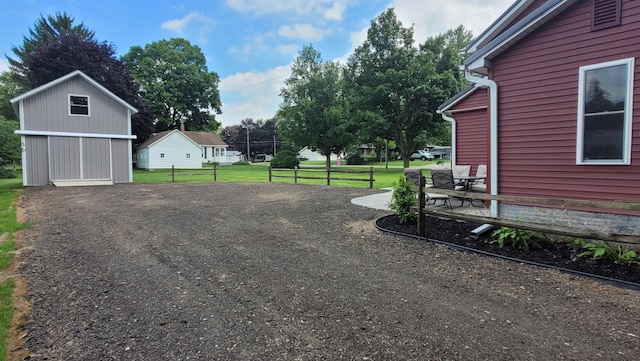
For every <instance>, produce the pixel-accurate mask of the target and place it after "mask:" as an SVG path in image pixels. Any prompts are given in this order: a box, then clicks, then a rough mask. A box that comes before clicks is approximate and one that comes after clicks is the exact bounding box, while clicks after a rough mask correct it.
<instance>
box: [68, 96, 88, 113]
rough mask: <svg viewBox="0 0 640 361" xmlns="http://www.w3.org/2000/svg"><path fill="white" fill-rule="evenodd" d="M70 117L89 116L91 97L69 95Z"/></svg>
mask: <svg viewBox="0 0 640 361" xmlns="http://www.w3.org/2000/svg"><path fill="white" fill-rule="evenodd" d="M69 115H87V116H88V115H89V97H88V96H86V95H69Z"/></svg>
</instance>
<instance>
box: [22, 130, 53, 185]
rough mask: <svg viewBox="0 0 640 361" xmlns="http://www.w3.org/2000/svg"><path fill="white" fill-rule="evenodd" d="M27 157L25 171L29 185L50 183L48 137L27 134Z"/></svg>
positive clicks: (24, 162)
mask: <svg viewBox="0 0 640 361" xmlns="http://www.w3.org/2000/svg"><path fill="white" fill-rule="evenodd" d="M24 147H25V150H26V152H25V156H24V157H25V159H23V163H22V165H23V167H24V168H23V170H22V171H23V172H25V173H26V183H25V184H24V185H27V186H42V185H47V184H49V146H48V141H47V137H44V136H25V137H24Z"/></svg>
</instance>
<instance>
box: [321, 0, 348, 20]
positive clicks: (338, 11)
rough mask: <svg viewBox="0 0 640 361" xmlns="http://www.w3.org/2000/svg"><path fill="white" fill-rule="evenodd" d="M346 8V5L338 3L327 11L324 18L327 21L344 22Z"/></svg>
mask: <svg viewBox="0 0 640 361" xmlns="http://www.w3.org/2000/svg"><path fill="white" fill-rule="evenodd" d="M346 8H347V5H346V4H344V3H341V2H336V3H335V4H333V6H332V7H331V8H329V9H327V10H325V12H324V18H325V19H327V20H342V14H343V13H344V10H345V9H346Z"/></svg>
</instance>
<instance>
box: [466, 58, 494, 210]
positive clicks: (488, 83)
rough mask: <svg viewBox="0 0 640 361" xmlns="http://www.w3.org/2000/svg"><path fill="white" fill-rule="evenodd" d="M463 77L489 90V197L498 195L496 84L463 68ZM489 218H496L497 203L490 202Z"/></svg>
mask: <svg viewBox="0 0 640 361" xmlns="http://www.w3.org/2000/svg"><path fill="white" fill-rule="evenodd" d="M464 77H465V78H466V79H467V80H468V81H470V82H472V83H476V84H480V85H484V86H487V87H488V88H489V127H490V129H489V139H490V144H489V157H490V162H491V164H490V166H489V174H490V179H491V182H490V185H489V186H490V188H491V195H493V196H495V195H498V84H496V82H494V81H493V80H490V79H488V78H484V77H479V76H476V75H473V74H471V72H470V71H469V69H468V68H466V67H465V70H464ZM490 210H491V216H492V217H498V201H495V200H492V201H491V208H490Z"/></svg>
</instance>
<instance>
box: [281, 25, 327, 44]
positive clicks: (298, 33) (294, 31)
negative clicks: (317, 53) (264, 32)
mask: <svg viewBox="0 0 640 361" xmlns="http://www.w3.org/2000/svg"><path fill="white" fill-rule="evenodd" d="M278 34H279V35H280V36H284V37H285V38H289V39H301V40H310V41H318V40H322V38H323V37H324V32H323V31H322V30H321V29H318V28H316V27H315V26H313V25H311V24H296V25H293V26H289V25H283V26H281V27H280V29H278Z"/></svg>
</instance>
